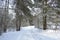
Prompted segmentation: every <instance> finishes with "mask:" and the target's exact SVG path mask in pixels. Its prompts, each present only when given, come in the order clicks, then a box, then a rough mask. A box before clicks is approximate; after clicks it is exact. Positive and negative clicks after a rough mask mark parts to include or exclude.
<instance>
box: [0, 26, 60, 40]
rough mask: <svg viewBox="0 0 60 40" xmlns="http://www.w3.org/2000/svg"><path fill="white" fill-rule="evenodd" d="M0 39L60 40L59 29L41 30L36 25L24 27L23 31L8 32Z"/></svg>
mask: <svg viewBox="0 0 60 40" xmlns="http://www.w3.org/2000/svg"><path fill="white" fill-rule="evenodd" d="M0 40H60V31H59V30H45V31H44V30H41V29H37V28H34V26H29V27H22V28H21V31H15V32H7V33H4V34H3V35H2V36H0Z"/></svg>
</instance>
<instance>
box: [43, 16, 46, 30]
mask: <svg viewBox="0 0 60 40" xmlns="http://www.w3.org/2000/svg"><path fill="white" fill-rule="evenodd" d="M46 17H47V16H44V17H43V30H46V28H47V22H46Z"/></svg>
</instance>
